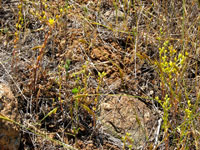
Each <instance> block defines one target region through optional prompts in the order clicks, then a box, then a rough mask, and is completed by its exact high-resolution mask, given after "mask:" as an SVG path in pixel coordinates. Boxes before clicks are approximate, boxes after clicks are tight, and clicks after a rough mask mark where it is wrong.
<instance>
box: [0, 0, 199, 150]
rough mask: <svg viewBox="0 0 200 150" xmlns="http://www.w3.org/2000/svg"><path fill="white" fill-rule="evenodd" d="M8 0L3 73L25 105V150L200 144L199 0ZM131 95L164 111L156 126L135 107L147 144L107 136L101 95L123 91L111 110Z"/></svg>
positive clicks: (0, 52) (108, 97)
mask: <svg viewBox="0 0 200 150" xmlns="http://www.w3.org/2000/svg"><path fill="white" fill-rule="evenodd" d="M1 3H2V4H1V5H2V7H0V18H1V19H0V39H1V40H0V61H1V68H0V69H1V70H0V76H1V81H7V82H9V83H10V84H11V85H13V86H12V87H13V91H15V95H16V97H17V98H18V101H19V104H20V108H19V110H20V114H21V116H22V122H21V123H20V124H21V127H22V131H23V134H22V142H21V149H26V148H30V149H64V148H66V146H67V145H72V146H73V147H76V148H77V149H125V148H128V147H129V149H132V148H133V149H199V147H200V143H199V141H200V132H199V131H200V129H199V126H200V109H199V106H200V102H199V86H200V81H199V67H200V66H199V64H200V63H199V62H200V61H199V50H200V39H199V37H200V26H199V22H200V18H199V8H198V3H197V1H196V0H190V1H185V0H182V1H175V0H171V1H169V0H166V1H159V0H156V1H148V0H142V1H141V0H134V1H130V2H129V1H128V0H116V1H114V0H100V1H90V0H84V1H80V0H76V1H73V0H49V1H45V0H40V1H34V0H32V1H31V0H20V1H12V0H11V1H9V0H6V1H2V2H1ZM162 48H163V51H161V49H162ZM170 49H171V50H172V51H173V50H174V51H173V52H170ZM124 96H125V97H126V99H127V101H135V100H136V101H139V102H140V103H142V104H138V105H141V106H142V108H145V110H144V111H145V112H146V111H147V110H148V109H150V110H151V111H152V112H151V113H152V114H151V115H153V116H154V117H152V120H151V121H150V122H149V123H148V124H150V127H152V128H151V129H149V126H148V125H147V124H144V125H143V124H142V123H141V121H142V119H140V116H139V112H138V114H137V111H136V113H135V112H134V111H131V113H135V114H134V115H133V116H132V117H135V118H134V119H135V120H136V121H135V122H136V124H138V125H139V126H140V127H141V129H138V130H141V132H142V133H141V134H145V139H143V140H144V141H142V143H140V142H141V141H140V142H139V143H140V144H138V143H135V142H134V134H132V135H130V133H120V134H119V135H117V137H116V136H115V137H113V136H114V135H112V134H110V136H111V137H112V138H113V139H114V140H111V141H110V143H106V142H105V141H106V138H105V135H104V130H103V131H102V129H103V128H104V127H105V126H106V123H105V122H104V121H103V120H102V116H100V115H101V112H102V110H101V104H105V103H106V104H108V103H109V102H112V101H113V100H112V99H113V98H115V99H116V98H117V100H118V102H116V103H114V104H113V103H112V105H113V106H112V107H113V108H112V109H110V108H109V109H110V111H109V112H108V113H107V114H104V116H105V117H107V118H109V117H108V115H110V116H115V113H116V112H117V110H118V112H119V110H120V111H121V108H120V109H119V107H118V105H120V99H121V97H124ZM130 97H131V98H130ZM132 99H133V100H132ZM124 104H125V103H124ZM143 104H145V105H146V107H144V106H143ZM121 106H122V104H121ZM128 106H130V105H129V103H127V106H124V107H128ZM114 107H115V108H114ZM134 107H135V106H133V108H134ZM122 110H124V111H127V110H126V109H122ZM139 110H140V109H139ZM150 110H149V111H150ZM129 113H130V112H127V114H129ZM122 114H123V113H122ZM126 117H128V116H125V118H126ZM113 118H115V117H113ZM153 119H154V120H153ZM121 121H122V120H121ZM112 123H113V122H112ZM112 123H110V124H109V125H110V128H113V129H115V128H116V127H118V126H119V124H114V125H112ZM126 125H127V126H128V123H126ZM130 129H133V128H132V127H130ZM125 130H126V131H128V132H129V131H130V130H129V129H125ZM114 132H115V131H114ZM117 142H118V144H117ZM120 142H121V143H120ZM119 143H120V144H121V145H120V144H119ZM65 144H67V145H65ZM123 144H124V145H123ZM68 148H69V147H68ZM66 149H67V148H66Z"/></svg>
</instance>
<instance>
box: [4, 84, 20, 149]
mask: <svg viewBox="0 0 200 150" xmlns="http://www.w3.org/2000/svg"><path fill="white" fill-rule="evenodd" d="M17 106H18V104H17V100H16V99H15V97H14V96H13V93H12V91H11V90H10V87H9V86H7V85H6V84H0V117H2V116H3V117H6V118H9V119H10V120H13V121H15V122H20V116H19V113H18V107H17ZM20 138H21V136H20V130H19V127H18V126H17V125H16V124H14V123H13V122H9V121H7V120H4V119H2V118H0V149H2V150H18V149H19V145H20Z"/></svg>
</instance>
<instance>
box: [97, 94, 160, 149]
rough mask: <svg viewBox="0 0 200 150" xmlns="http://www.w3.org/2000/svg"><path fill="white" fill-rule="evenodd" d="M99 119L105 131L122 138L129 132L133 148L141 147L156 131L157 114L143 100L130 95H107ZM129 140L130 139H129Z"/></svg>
mask: <svg viewBox="0 0 200 150" xmlns="http://www.w3.org/2000/svg"><path fill="white" fill-rule="evenodd" d="M105 100H106V102H104V103H102V104H101V114H100V117H99V120H101V121H102V124H103V130H104V132H106V133H108V134H110V135H113V136H114V137H117V138H120V139H121V137H123V136H125V135H126V133H129V134H130V136H129V138H130V139H132V140H133V142H132V143H129V144H133V145H132V146H133V148H134V149H140V147H141V146H144V144H145V143H146V142H148V141H149V140H150V138H151V137H152V136H153V135H152V133H154V126H155V122H157V117H156V115H154V114H153V111H152V110H151V109H150V108H148V107H147V106H146V105H145V104H144V103H143V102H141V101H139V100H138V99H136V98H134V97H130V96H119V95H116V96H107V98H106V99H105ZM127 141H128V140H127Z"/></svg>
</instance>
